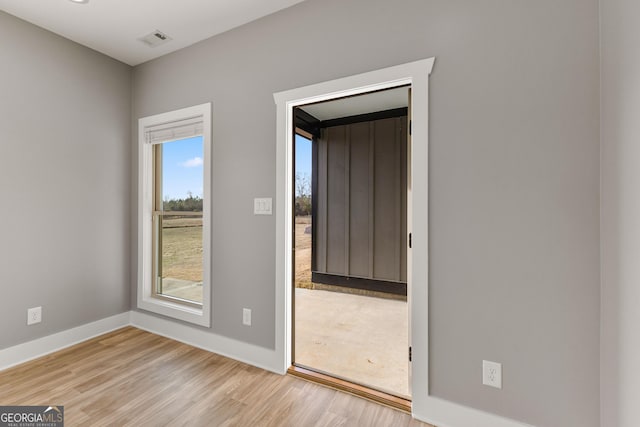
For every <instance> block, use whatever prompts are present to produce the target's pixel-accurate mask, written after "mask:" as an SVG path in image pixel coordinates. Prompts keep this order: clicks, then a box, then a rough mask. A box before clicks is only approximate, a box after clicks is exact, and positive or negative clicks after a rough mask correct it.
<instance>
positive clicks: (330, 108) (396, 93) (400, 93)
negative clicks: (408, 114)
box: [301, 86, 409, 120]
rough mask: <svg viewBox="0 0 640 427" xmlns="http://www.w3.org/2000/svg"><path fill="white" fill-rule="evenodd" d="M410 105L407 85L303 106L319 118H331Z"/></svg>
mask: <svg viewBox="0 0 640 427" xmlns="http://www.w3.org/2000/svg"><path fill="white" fill-rule="evenodd" d="M408 105H409V88H408V87H407V86H404V87H398V88H395V89H388V90H383V91H380V92H373V93H366V94H364V95H358V96H351V97H348V98H341V99H336V100H332V101H324V102H319V103H317V104H310V105H304V106H302V107H301V108H302V109H303V110H304V111H306V112H307V113H309V114H311V115H312V116H313V117H315V118H316V119H318V120H330V119H337V118H341V117H349V116H357V115H359V114H367V113H376V112H378V111H385V110H392V109H394V108H402V107H407V106H408Z"/></svg>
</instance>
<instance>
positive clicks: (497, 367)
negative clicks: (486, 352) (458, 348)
mask: <svg viewBox="0 0 640 427" xmlns="http://www.w3.org/2000/svg"><path fill="white" fill-rule="evenodd" d="M482 384H484V385H488V386H489V387H495V388H499V389H501V388H502V364H501V363H496V362H490V361H488V360H483V361H482Z"/></svg>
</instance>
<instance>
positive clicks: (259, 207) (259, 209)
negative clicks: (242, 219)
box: [253, 197, 272, 215]
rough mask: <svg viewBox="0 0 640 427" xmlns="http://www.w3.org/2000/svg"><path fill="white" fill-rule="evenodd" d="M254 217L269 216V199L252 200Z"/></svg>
mask: <svg viewBox="0 0 640 427" xmlns="http://www.w3.org/2000/svg"><path fill="white" fill-rule="evenodd" d="M253 214H254V215H271V214H272V210H271V197H266V198H259V199H253Z"/></svg>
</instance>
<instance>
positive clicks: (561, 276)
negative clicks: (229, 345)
mask: <svg viewBox="0 0 640 427" xmlns="http://www.w3.org/2000/svg"><path fill="white" fill-rule="evenodd" d="M319 23H322V25H320V24H319ZM327 23H330V25H328V24H327ZM327 28H330V29H331V30H330V31H328V30H327ZM598 37H599V34H598V1H597V0H565V1H562V2H558V1H555V0H542V1H535V2H533V1H529V2H514V1H511V0H486V1H482V2H477V1H471V0H468V1H462V0H454V1H452V0H428V1H425V0H402V1H394V2H390V1H388V0H349V1H344V0H323V1H320V0H308V1H306V2H304V3H301V4H299V5H297V6H294V7H292V8H290V9H287V10H285V11H282V12H280V13H277V14H274V15H271V16H269V17H266V18H264V19H261V20H259V21H256V22H253V23H251V24H248V25H246V26H244V27H241V28H238V29H236V30H233V31H230V32H228V33H225V34H222V35H220V36H217V37H214V38H212V39H209V40H206V41H204V42H201V43H198V44H196V45H194V46H192V47H190V48H187V49H183V50H181V51H179V52H176V53H174V54H171V55H168V56H166V57H163V58H160V59H158V60H155V61H152V62H149V63H146V64H143V65H141V66H138V67H136V68H135V70H134V92H133V117H134V119H137V118H139V117H143V116H147V115H150V114H155V113H160V112H163V111H167V110H172V109H176V108H179V107H185V106H189V105H193V104H198V103H202V102H206V101H212V103H213V144H214V147H213V187H212V189H213V196H214V197H213V227H212V228H213V230H212V233H213V254H212V256H213V281H214V283H213V295H214V304H213V313H214V314H213V327H212V332H214V333H217V334H222V335H226V336H229V337H233V338H236V339H239V340H242V341H246V342H250V343H254V344H257V345H260V346H264V347H268V348H273V346H274V334H275V331H274V326H273V325H274V323H275V318H274V316H275V313H274V298H275V294H274V289H275V285H274V281H273V277H274V252H273V248H274V247H275V235H274V233H275V232H274V230H275V221H274V217H256V216H253V215H252V198H253V197H260V196H274V195H275V193H276V189H275V166H274V165H275V147H276V145H275V126H276V121H275V106H274V102H273V98H272V94H273V93H274V92H278V91H281V90H286V89H291V88H295V87H299V86H303V85H307V84H312V83H317V82H321V81H326V80H330V79H334V78H338V77H343V76H347V75H351V74H355V73H360V72H364V71H370V70H373V69H378V68H382V67H387V66H391V65H395V64H398V63H404V62H409V61H413V60H417V59H421V58H426V57H431V56H435V57H436V58H437V59H436V64H435V69H434V72H433V74H432V76H431V79H430V126H431V128H430V144H431V145H430V162H431V163H430V164H429V168H430V215H431V216H430V218H429V230H430V239H431V240H430V242H429V247H430V254H431V259H430V325H429V328H430V364H431V366H430V374H431V384H430V390H431V392H432V394H433V395H435V396H437V397H441V398H444V399H448V400H451V401H454V402H458V403H461V404H464V405H467V406H471V407H475V408H480V409H483V410H486V411H489V412H493V413H498V414H502V415H504V416H507V417H511V418H515V419H518V420H522V421H525V422H529V423H532V424H535V425H540V426H569V425H571V426H578V425H579V426H594V425H597V424H598V420H599V409H598V408H599V379H598V374H597V372H598V369H599V333H598V330H599V292H600V288H599V277H600V268H599V89H598V87H599V56H598ZM134 135H135V132H134ZM135 145H136V144H135V142H134V144H132V147H131V154H132V156H134V159H133V161H134V165H135V161H136V159H135V156H136V147H135ZM134 171H135V169H134ZM132 188H134V194H133V200H135V198H136V194H135V186H134V187H132ZM416 220H418V219H416ZM131 221H132V224H134V227H135V222H136V212H133V215H132V218H131ZM133 249H134V252H133V254H135V249H136V248H135V243H134V247H133ZM133 254H132V258H131V260H132V262H133V263H134V268H133V270H132V276H131V278H132V283H135V275H134V274H133V272H135V270H136V269H135V255H133ZM242 307H250V308H252V309H253V319H254V322H253V324H254V326H253V327H251V328H243V327H242V325H241V315H240V313H241V308H242ZM483 359H487V360H493V361H497V362H501V363H502V364H503V370H504V372H503V376H504V388H503V390H502V391H497V390H495V389H491V388H488V387H484V386H482V385H481V384H480V383H481V361H482V360H483Z"/></svg>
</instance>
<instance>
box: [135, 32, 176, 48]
mask: <svg viewBox="0 0 640 427" xmlns="http://www.w3.org/2000/svg"><path fill="white" fill-rule="evenodd" d="M138 40H140V41H141V42H142V43H144V44H146V45H147V46H149V47H156V46H160V45H161V44H165V43H166V42H168V41H170V40H172V38H171V37H169V36H168V35H166V34H165V33H163V32H162V31H159V30H155V31H154V32H152V33H150V34H147V35H146V36H144V37H140V38H139V39H138Z"/></svg>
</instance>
